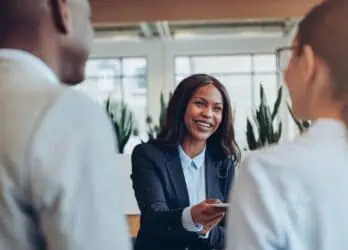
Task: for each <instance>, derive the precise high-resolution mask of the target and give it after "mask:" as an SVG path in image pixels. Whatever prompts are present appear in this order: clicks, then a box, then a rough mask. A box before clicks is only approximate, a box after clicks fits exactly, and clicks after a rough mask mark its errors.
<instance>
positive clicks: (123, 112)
mask: <svg viewBox="0 0 348 250" xmlns="http://www.w3.org/2000/svg"><path fill="white" fill-rule="evenodd" d="M105 109H106V112H107V114H108V115H109V117H110V119H111V122H112V125H113V128H114V131H115V134H116V142H117V148H118V152H119V153H120V154H123V153H124V148H125V146H126V144H127V142H128V140H129V138H130V136H131V135H132V132H133V113H132V111H131V110H130V109H129V107H128V106H127V105H126V104H125V103H124V102H112V103H110V98H108V99H107V101H106V105H105Z"/></svg>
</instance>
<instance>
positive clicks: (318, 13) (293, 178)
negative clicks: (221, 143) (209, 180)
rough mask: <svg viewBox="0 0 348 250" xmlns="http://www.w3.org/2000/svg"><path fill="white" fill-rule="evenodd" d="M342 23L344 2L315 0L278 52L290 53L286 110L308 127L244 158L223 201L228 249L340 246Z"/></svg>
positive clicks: (347, 106)
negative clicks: (227, 202) (286, 45)
mask: <svg viewBox="0 0 348 250" xmlns="http://www.w3.org/2000/svg"><path fill="white" fill-rule="evenodd" d="M347 24H348V1H346V0H327V1H323V2H322V3H320V4H319V5H317V6H315V7H314V8H313V9H312V10H311V11H310V12H309V13H308V14H307V15H306V16H305V17H304V18H303V20H302V21H301V22H300V24H299V26H298V32H297V35H296V37H295V39H294V42H293V45H292V46H291V47H289V48H284V49H281V50H282V51H283V52H284V51H285V49H287V50H288V51H290V52H291V58H290V62H289V63H288V66H287V69H286V71H285V82H286V84H287V87H288V89H289V94H290V97H291V100H292V107H293V111H294V113H295V115H296V116H297V117H298V118H299V119H302V120H311V121H312V125H311V127H310V128H309V130H308V131H307V132H305V133H304V134H302V135H301V136H298V137H297V138H296V139H295V140H294V141H292V142H284V143H282V144H279V145H275V146H270V147H267V148H264V149H261V150H258V151H254V152H251V153H250V155H248V156H247V157H246V159H245V160H244V162H243V164H242V165H241V167H240V170H239V172H238V176H237V179H236V181H235V185H234V186H233V188H232V190H231V195H230V203H231V207H230V209H229V212H228V216H227V217H228V219H227V220H228V226H227V233H226V238H227V240H228V242H227V245H228V247H227V249H228V250H251V249H258V250H260V249H267V250H272V249H282V250H290V249H291V250H314V249H315V250H334V249H335V250H336V249H346V248H347V246H348V237H347V235H348V216H347V205H348V203H347V195H348V181H347V176H348V133H347V123H348V113H347V111H348V26H347ZM279 51H280V50H279ZM281 61H282V60H280V62H281Z"/></svg>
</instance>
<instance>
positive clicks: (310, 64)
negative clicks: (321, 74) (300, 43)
mask: <svg viewBox="0 0 348 250" xmlns="http://www.w3.org/2000/svg"><path fill="white" fill-rule="evenodd" d="M301 61H302V63H301V71H302V75H303V78H304V81H305V82H310V81H311V80H312V79H313V78H314V75H315V74H314V73H315V55H314V51H313V49H312V47H311V46H309V45H305V46H304V47H303V50H302V60H301Z"/></svg>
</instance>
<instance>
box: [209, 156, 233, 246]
mask: <svg viewBox="0 0 348 250" xmlns="http://www.w3.org/2000/svg"><path fill="white" fill-rule="evenodd" d="M223 164H224V166H225V167H226V169H227V168H228V172H227V173H226V174H227V176H226V178H222V179H221V180H220V183H219V184H220V192H221V193H222V195H223V197H224V198H225V199H224V200H223V202H227V200H228V197H229V192H230V189H231V185H232V183H233V181H234V175H235V164H234V161H233V160H232V159H226V160H224V161H223ZM225 224H226V217H225V218H224V219H223V220H222V221H221V222H220V223H219V225H218V226H217V227H215V228H214V229H213V230H212V231H211V232H210V237H209V238H208V239H207V240H206V241H205V244H207V245H208V247H209V248H211V249H225Z"/></svg>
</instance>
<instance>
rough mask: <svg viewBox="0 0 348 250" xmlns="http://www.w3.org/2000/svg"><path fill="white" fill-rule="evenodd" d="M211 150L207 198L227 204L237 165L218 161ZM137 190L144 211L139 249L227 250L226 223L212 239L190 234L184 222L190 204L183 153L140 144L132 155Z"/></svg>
mask: <svg viewBox="0 0 348 250" xmlns="http://www.w3.org/2000/svg"><path fill="white" fill-rule="evenodd" d="M212 152H213V151H212V150H210V149H209V147H207V151H206V159H205V179H206V198H207V199H212V198H215V199H220V200H222V201H227V199H228V192H229V190H230V186H231V183H232V181H233V179H234V173H235V169H234V168H235V164H233V160H232V159H229V158H225V159H217V158H214V155H213V153H212ZM131 179H132V181H133V189H134V192H135V197H136V200H137V202H138V206H139V208H140V211H141V219H140V230H139V232H138V236H137V239H136V241H135V247H134V248H135V250H185V249H187V248H188V249H189V250H211V249H223V248H224V234H225V221H224V220H222V221H221V223H220V224H219V225H218V226H217V227H216V228H214V229H213V230H212V231H211V232H210V234H209V238H208V239H202V238H199V237H198V235H197V234H196V233H193V232H188V231H186V230H185V229H184V228H183V226H182V223H181V216H182V212H183V210H184V208H186V207H188V206H189V205H190V203H189V195H188V191H187V187H186V182H185V177H184V173H183V170H182V166H181V161H180V157H179V151H178V148H177V147H175V146H174V147H173V146H159V145H157V144H154V143H152V142H148V143H143V144H139V145H137V146H136V147H135V149H134V151H133V153H132V174H131Z"/></svg>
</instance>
